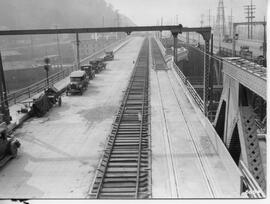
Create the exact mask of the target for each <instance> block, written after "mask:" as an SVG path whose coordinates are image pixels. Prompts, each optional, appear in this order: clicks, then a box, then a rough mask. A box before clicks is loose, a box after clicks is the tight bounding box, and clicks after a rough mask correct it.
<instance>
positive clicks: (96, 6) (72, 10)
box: [0, 0, 134, 29]
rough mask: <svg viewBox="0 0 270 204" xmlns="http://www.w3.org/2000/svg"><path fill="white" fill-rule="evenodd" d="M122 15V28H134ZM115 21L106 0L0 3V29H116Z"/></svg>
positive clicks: (14, 0) (10, 0)
mask: <svg viewBox="0 0 270 204" xmlns="http://www.w3.org/2000/svg"><path fill="white" fill-rule="evenodd" d="M119 16H120V17H119V19H120V26H127V25H129V26H131V25H134V23H133V22H132V21H131V20H130V19H128V18H127V17H125V16H123V15H119ZM103 19H104V21H103ZM116 19H118V18H117V12H116V11H115V10H114V9H113V7H112V6H111V5H110V4H107V3H106V2H105V0H0V29H31V28H55V27H56V26H58V28H68V27H69V28H71V27H98V26H99V27H100V26H102V25H103V22H104V26H116V25H117V20H116Z"/></svg>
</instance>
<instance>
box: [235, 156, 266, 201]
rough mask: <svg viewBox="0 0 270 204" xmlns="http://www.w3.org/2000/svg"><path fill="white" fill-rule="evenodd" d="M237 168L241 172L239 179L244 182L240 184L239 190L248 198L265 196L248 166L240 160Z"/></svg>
mask: <svg viewBox="0 0 270 204" xmlns="http://www.w3.org/2000/svg"><path fill="white" fill-rule="evenodd" d="M239 169H240V171H241V172H242V174H243V176H242V178H241V179H242V184H244V186H242V189H241V191H242V192H246V193H247V196H248V197H250V198H265V193H264V192H263V190H262V189H261V187H260V186H259V184H258V183H257V181H256V180H255V179H254V177H253V176H252V175H251V173H250V171H249V170H248V168H247V167H246V166H245V164H244V163H243V161H241V160H240V162H239ZM244 188H247V189H244Z"/></svg>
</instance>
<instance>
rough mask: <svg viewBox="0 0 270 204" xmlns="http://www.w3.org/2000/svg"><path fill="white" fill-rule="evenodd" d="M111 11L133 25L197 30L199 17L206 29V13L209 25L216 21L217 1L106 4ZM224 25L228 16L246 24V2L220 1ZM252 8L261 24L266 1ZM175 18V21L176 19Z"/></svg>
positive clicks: (114, 0) (257, 1) (260, 0)
mask: <svg viewBox="0 0 270 204" xmlns="http://www.w3.org/2000/svg"><path fill="white" fill-rule="evenodd" d="M106 1H107V2H108V3H110V4H112V5H113V7H114V9H118V10H119V12H120V13H122V14H124V15H126V16H128V17H129V18H130V19H131V20H132V21H133V22H134V23H135V24H137V25H156V24H157V21H159V23H160V21H161V18H162V17H163V24H166V23H167V24H168V23H169V24H171V23H172V22H176V21H177V20H176V19H177V18H178V23H181V24H182V25H183V26H186V27H191V26H200V20H201V15H202V14H203V15H204V17H203V19H204V25H205V26H208V25H209V23H208V22H209V17H208V16H209V9H210V16H212V17H211V21H213V16H214V18H216V15H217V7H218V0H106ZM223 2H224V7H225V16H226V22H227V20H228V16H229V15H230V13H231V8H232V7H233V8H232V16H233V21H234V22H242V21H246V19H245V16H246V15H245V14H244V5H248V4H250V0H223ZM253 4H254V5H256V11H255V20H257V21H259V20H263V19H264V16H266V10H267V6H268V3H267V0H253ZM177 16H178V17H177Z"/></svg>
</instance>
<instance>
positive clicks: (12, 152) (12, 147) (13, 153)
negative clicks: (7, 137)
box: [9, 141, 18, 158]
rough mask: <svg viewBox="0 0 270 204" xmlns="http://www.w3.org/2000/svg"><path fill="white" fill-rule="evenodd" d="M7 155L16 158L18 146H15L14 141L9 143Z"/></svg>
mask: <svg viewBox="0 0 270 204" xmlns="http://www.w3.org/2000/svg"><path fill="white" fill-rule="evenodd" d="M9 153H10V155H11V156H12V157H13V158H15V157H16V156H17V154H18V146H17V144H16V142H15V141H12V142H10V145H9Z"/></svg>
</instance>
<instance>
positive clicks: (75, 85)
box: [66, 70, 89, 95]
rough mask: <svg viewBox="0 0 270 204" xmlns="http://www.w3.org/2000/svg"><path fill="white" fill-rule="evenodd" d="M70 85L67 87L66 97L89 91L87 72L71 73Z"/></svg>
mask: <svg viewBox="0 0 270 204" xmlns="http://www.w3.org/2000/svg"><path fill="white" fill-rule="evenodd" d="M69 77H70V83H69V84H68V86H67V90H66V95H68V94H72V93H79V94H80V95H82V94H83V91H84V90H86V89H87V86H88V84H89V78H88V76H87V74H86V72H85V71H82V70H78V71H74V72H71V74H70V76H69Z"/></svg>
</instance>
